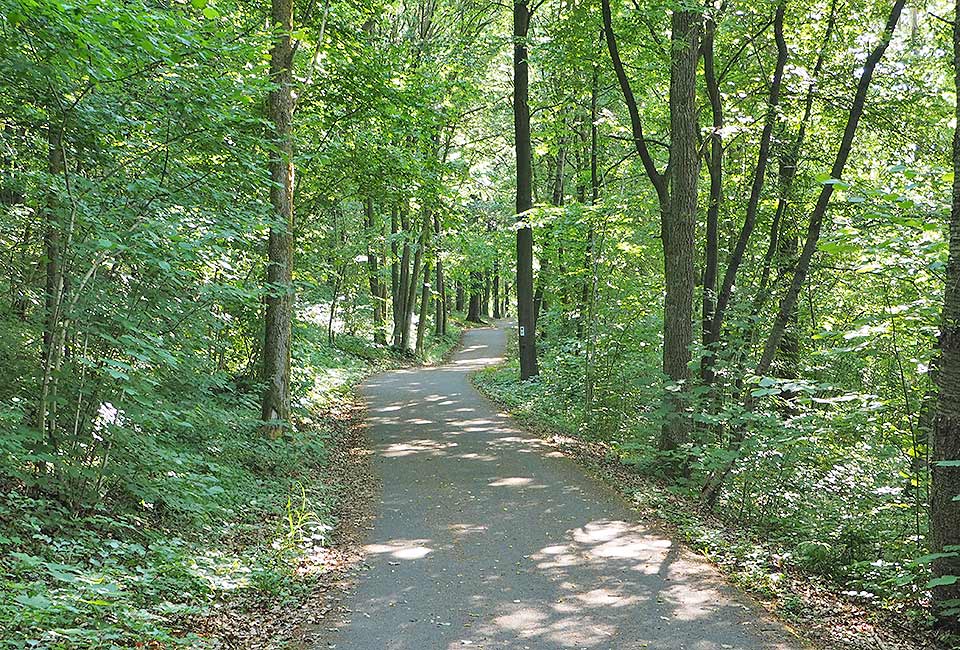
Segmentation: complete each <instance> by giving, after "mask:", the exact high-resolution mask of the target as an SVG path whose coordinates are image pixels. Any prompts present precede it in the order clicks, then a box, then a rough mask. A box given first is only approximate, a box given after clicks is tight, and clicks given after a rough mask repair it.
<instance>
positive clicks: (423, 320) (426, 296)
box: [414, 259, 430, 357]
mask: <svg viewBox="0 0 960 650" xmlns="http://www.w3.org/2000/svg"><path fill="white" fill-rule="evenodd" d="M429 313H430V260H429V259H428V260H427V261H426V262H425V263H424V265H423V288H422V289H421V291H420V317H419V319H418V320H417V344H416V349H415V351H414V354H416V355H417V356H418V357H422V356H423V349H424V346H425V345H426V341H425V339H426V338H427V319H428V315H429Z"/></svg>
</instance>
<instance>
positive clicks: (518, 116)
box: [471, 0, 540, 380]
mask: <svg viewBox="0 0 960 650" xmlns="http://www.w3.org/2000/svg"><path fill="white" fill-rule="evenodd" d="M529 29H530V5H529V4H528V0H516V1H515V2H514V4H513V39H514V41H513V125H514V136H515V144H516V154H517V218H518V219H520V220H521V221H525V220H526V219H528V218H529V216H528V215H527V213H528V212H529V211H530V210H531V209H532V208H533V154H532V151H531V146H530V106H529V105H528V95H529V63H528V52H527V33H528V31H529ZM471 306H472V305H471ZM517 314H518V319H517V320H518V326H519V330H518V333H519V336H518V340H519V347H520V379H521V380H526V379H530V378H531V377H536V376H537V375H538V374H540V370H539V368H538V367H537V335H536V320H535V318H536V317H535V315H534V304H533V229H532V228H531V227H530V226H529V225H523V226H521V227H519V228H517Z"/></svg>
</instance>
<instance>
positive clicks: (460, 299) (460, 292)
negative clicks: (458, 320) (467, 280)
mask: <svg viewBox="0 0 960 650" xmlns="http://www.w3.org/2000/svg"><path fill="white" fill-rule="evenodd" d="M466 306H467V293H466V291H464V289H463V280H457V302H456V310H457V311H459V312H462V311H463V310H464V309H465V308H466Z"/></svg>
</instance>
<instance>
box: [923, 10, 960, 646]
mask: <svg viewBox="0 0 960 650" xmlns="http://www.w3.org/2000/svg"><path fill="white" fill-rule="evenodd" d="M954 18H955V22H954V28H953V65H954V83H955V85H956V89H957V91H958V92H960V2H958V3H957V5H956V9H955V14H954ZM956 116H957V118H958V124H957V126H956V127H955V128H954V134H953V171H954V179H953V206H952V209H951V212H950V247H949V258H948V261H947V278H946V286H945V289H944V299H943V313H942V315H941V322H940V359H939V361H938V363H937V370H936V378H937V387H938V388H939V395H938V399H937V411H936V416H935V419H934V424H933V450H932V451H933V453H932V456H931V460H932V467H931V473H930V479H931V482H930V551H931V552H932V553H950V552H951V551H952V554H950V555H949V556H948V557H942V558H938V559H936V560H934V562H933V574H934V577H935V578H940V579H941V580H940V582H949V578H948V577H947V576H960V500H958V497H960V103H958V105H957V109H956ZM933 596H934V599H935V601H936V603H937V604H938V605H939V606H940V607H941V610H938V612H937V613H938V615H939V618H938V620H939V622H940V623H941V625H943V626H944V627H952V628H954V629H957V628H960V617H958V616H957V615H956V614H954V615H952V616H946V615H944V614H942V613H940V612H941V611H942V608H944V607H946V606H947V602H948V601H951V600H953V601H956V600H960V579H958V580H957V581H956V582H953V583H952V584H944V585H941V586H938V587H936V588H934V590H933Z"/></svg>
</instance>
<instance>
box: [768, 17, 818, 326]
mask: <svg viewBox="0 0 960 650" xmlns="http://www.w3.org/2000/svg"><path fill="white" fill-rule="evenodd" d="M836 23H837V0H831V2H830V15H829V18H828V19H827V28H826V30H825V31H824V34H823V41H822V43H821V45H820V50H819V51H818V52H817V61H816V63H815V64H814V66H813V72H812V73H811V75H810V80H809V82H808V83H809V87H808V88H807V96H806V99H805V100H804V107H803V117H802V118H801V119H800V126H799V127H798V129H797V135H796V136H795V137H794V140H793V142H792V143H790V144H787V145H784V146H783V147H782V149H781V152H780V162H779V170H778V174H779V187H778V192H779V197H778V200H777V209H776V211H775V212H774V215H773V221H772V223H771V224H770V237H769V241H768V244H767V252H766V253H765V254H764V257H763V264H762V266H761V270H760V281H759V282H758V283H757V292H756V295H755V296H754V298H753V305H752V307H751V311H752V313H753V314H754V315H756V314H758V313H760V310H761V309H763V307H764V305H765V304H766V301H767V299H768V297H769V295H770V291H769V287H770V285H769V282H770V269H771V268H772V266H773V260H774V257H775V256H776V255H777V251H778V250H779V238H780V235H781V233H782V232H783V230H784V221H785V219H786V216H787V211H788V209H789V207H790V202H791V200H792V198H793V182H794V180H795V179H796V177H797V166H798V165H799V161H800V151H801V150H802V148H803V143H804V140H805V139H806V134H807V124H809V122H810V116H811V115H812V114H813V100H814V99H815V97H816V92H815V91H816V89H817V82H818V80H819V79H820V72H821V71H822V70H823V64H824V61H825V60H826V56H827V48H828V47H829V45H830V39H831V38H832V36H833V30H834V27H835V26H836Z"/></svg>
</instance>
